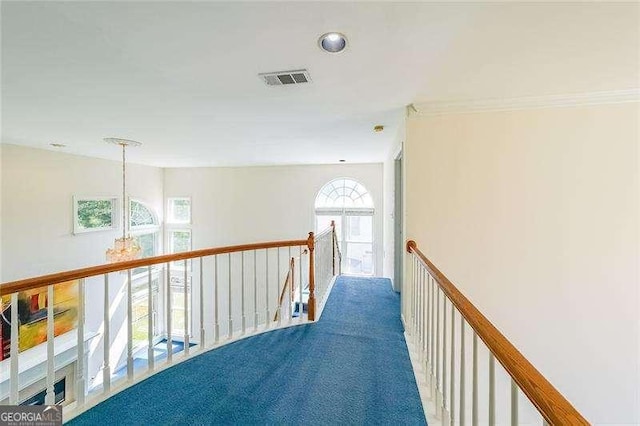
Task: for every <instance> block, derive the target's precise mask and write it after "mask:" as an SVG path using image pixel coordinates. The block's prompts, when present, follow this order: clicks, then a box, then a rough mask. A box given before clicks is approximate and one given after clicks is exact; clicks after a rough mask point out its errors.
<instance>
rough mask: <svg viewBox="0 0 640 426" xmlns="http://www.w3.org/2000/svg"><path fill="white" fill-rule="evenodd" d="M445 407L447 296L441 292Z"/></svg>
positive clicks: (443, 408) (444, 398)
mask: <svg viewBox="0 0 640 426" xmlns="http://www.w3.org/2000/svg"><path fill="white" fill-rule="evenodd" d="M446 409H447V296H446V295H445V294H444V293H443V294H442V410H443V413H444V411H445V410H446Z"/></svg>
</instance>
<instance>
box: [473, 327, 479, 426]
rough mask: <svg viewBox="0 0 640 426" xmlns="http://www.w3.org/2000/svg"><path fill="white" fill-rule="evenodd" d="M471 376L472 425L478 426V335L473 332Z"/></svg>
mask: <svg viewBox="0 0 640 426" xmlns="http://www.w3.org/2000/svg"><path fill="white" fill-rule="evenodd" d="M472 359H473V361H472V375H471V425H472V426H478V335H477V334H476V332H475V330H474V332H473V348H472Z"/></svg>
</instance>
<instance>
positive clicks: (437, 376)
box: [435, 287, 442, 413]
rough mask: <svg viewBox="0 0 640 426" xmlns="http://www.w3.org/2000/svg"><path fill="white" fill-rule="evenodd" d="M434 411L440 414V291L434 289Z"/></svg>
mask: <svg viewBox="0 0 640 426" xmlns="http://www.w3.org/2000/svg"><path fill="white" fill-rule="evenodd" d="M435 337H436V380H435V382H436V409H437V410H438V412H440V413H441V412H442V411H441V408H442V403H441V397H440V389H441V388H440V289H439V288H438V287H436V336H435Z"/></svg>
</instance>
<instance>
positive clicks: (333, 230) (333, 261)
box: [331, 220, 336, 275]
mask: <svg viewBox="0 0 640 426" xmlns="http://www.w3.org/2000/svg"><path fill="white" fill-rule="evenodd" d="M331 267H332V268H333V269H332V270H333V275H335V274H336V221H335V220H332V221H331Z"/></svg>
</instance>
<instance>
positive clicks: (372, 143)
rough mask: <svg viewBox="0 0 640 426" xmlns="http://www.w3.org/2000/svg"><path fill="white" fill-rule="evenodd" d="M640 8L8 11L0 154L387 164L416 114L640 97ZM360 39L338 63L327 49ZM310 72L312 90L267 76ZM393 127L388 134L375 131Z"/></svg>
mask: <svg viewBox="0 0 640 426" xmlns="http://www.w3.org/2000/svg"><path fill="white" fill-rule="evenodd" d="M639 7H640V6H639V5H638V4H637V3H627V4H612V3H562V4H542V3H539V4H538V3H472V4H463V3H450V4H439V3H398V2H390V3H381V2H376V3H363V2H354V3H351V2H340V3H327V2H323V3H316V2H297V3H285V2H258V3H248V2H229V3H222V2H166V1H165V2H90V1H86V2H84V1H83V2H55V1H45V2H7V1H2V4H1V8H2V9H1V12H2V16H1V19H2V22H1V23H2V41H1V47H2V63H1V67H2V68H1V69H2V99H1V100H2V105H1V106H2V143H11V144H20V145H26V146H32V147H38V148H44V149H54V148H52V147H51V146H50V143H61V144H65V145H66V147H65V148H61V149H60V150H61V151H63V152H69V153H74V154H80V155H87V156H93V157H101V158H111V159H118V158H119V152H118V150H117V149H116V147H114V146H112V145H107V144H105V143H104V142H102V138H104V137H122V138H130V139H135V140H139V141H141V142H143V144H144V145H143V146H142V147H140V148H135V149H131V150H130V151H129V153H128V157H129V158H130V159H131V161H133V162H137V163H141V164H149V165H155V166H162V167H183V166H230V165H268V164H312V163H336V162H338V160H340V159H344V160H346V161H347V162H352V163H361V162H379V161H383V160H384V158H385V156H386V155H387V153H388V151H389V150H390V149H391V148H392V147H393V144H394V141H395V139H396V137H397V134H398V130H399V126H401V125H402V117H403V116H404V107H405V106H406V105H408V104H411V103H421V102H431V101H447V100H458V101H459V100H474V99H486V98H504V97H508V98H513V97H521V96H539V95H547V94H554V95H555V94H572V93H583V92H593V91H608V90H618V89H629V88H634V87H638V86H639V82H638V79H639V75H640V72H639V69H638V67H639V57H638V55H639V43H640V42H639V40H640V37H639V15H638V12H639ZM332 30H336V31H341V32H343V33H344V34H346V35H347V37H348V39H349V46H348V49H347V50H346V51H345V52H344V53H341V54H334V55H331V54H327V53H324V52H322V51H321V50H320V49H319V48H318V45H317V39H318V37H319V36H320V35H321V34H323V33H325V32H327V31H332ZM299 68H306V69H308V70H309V73H310V75H311V78H312V80H313V81H312V83H311V84H308V85H300V86H293V87H290V86H279V87H269V86H266V85H265V84H264V83H263V82H262V81H261V80H260V79H259V78H258V76H257V75H258V74H259V73H262V72H269V71H282V70H288V69H299ZM377 124H383V125H384V126H385V130H384V131H383V132H382V133H374V132H373V126H374V125H377Z"/></svg>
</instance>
